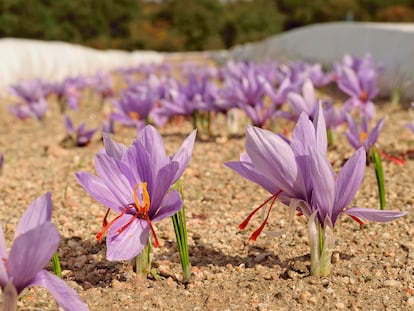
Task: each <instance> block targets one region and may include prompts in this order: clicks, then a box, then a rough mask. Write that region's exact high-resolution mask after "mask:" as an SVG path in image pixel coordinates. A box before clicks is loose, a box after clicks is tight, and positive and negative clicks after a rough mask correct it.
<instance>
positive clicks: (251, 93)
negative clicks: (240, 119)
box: [220, 64, 284, 127]
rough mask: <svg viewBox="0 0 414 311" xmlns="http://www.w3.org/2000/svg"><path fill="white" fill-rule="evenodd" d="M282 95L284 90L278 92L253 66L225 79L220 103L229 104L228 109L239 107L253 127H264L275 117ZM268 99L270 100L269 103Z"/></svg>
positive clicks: (233, 73)
mask: <svg viewBox="0 0 414 311" xmlns="http://www.w3.org/2000/svg"><path fill="white" fill-rule="evenodd" d="M236 74H240V76H237V75H236ZM282 93H283V92H282V88H281V89H280V92H279V91H278V92H276V91H275V90H274V89H273V86H272V84H271V82H270V81H268V80H267V79H266V78H265V76H264V75H262V74H261V73H260V72H258V70H257V68H256V67H255V66H253V65H252V64H251V65H249V66H247V67H242V68H241V69H240V71H234V72H232V74H231V75H229V76H228V77H225V81H224V86H223V88H222V89H221V92H220V97H221V100H220V102H223V101H224V102H227V104H226V106H227V108H232V107H238V108H239V109H241V110H243V111H244V112H245V113H246V115H247V116H248V117H249V118H250V120H251V121H252V123H253V125H255V126H259V127H262V126H263V125H264V124H265V122H266V121H267V120H269V119H270V118H272V117H273V116H274V113H275V110H276V108H277V106H279V105H280V104H281V102H282V100H280V98H281V94H282ZM283 94H284V93H283ZM266 97H268V98H269V99H270V100H269V101H267V102H266ZM222 105H223V104H222Z"/></svg>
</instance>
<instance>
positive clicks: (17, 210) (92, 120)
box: [0, 99, 414, 310]
mask: <svg viewBox="0 0 414 311" xmlns="http://www.w3.org/2000/svg"><path fill="white" fill-rule="evenodd" d="M51 104H52V109H51V111H50V112H49V115H48V116H47V118H46V120H45V122H44V123H43V124H41V123H39V122H36V121H34V120H27V121H25V122H22V121H18V120H16V119H15V118H14V117H13V116H11V115H10V114H9V113H8V112H7V109H6V105H5V103H4V102H3V104H2V105H0V129H1V135H0V152H3V153H4V156H5V164H4V169H3V174H2V176H0V184H1V194H0V210H1V213H0V223H1V224H2V226H3V229H4V231H5V235H6V239H7V243H8V246H10V242H11V239H12V236H13V232H14V228H15V226H16V223H17V221H18V219H19V218H20V216H21V214H22V213H23V211H24V210H25V208H26V207H27V206H28V205H29V204H30V203H31V202H32V201H33V200H34V199H35V198H37V197H39V196H41V195H42V194H44V193H45V192H46V191H51V192H52V197H53V202H54V212H53V222H54V223H55V224H56V225H57V227H58V229H59V232H60V233H61V243H60V247H59V255H60V259H61V264H62V268H63V278H64V280H65V281H66V282H67V284H68V285H69V286H71V287H72V288H74V289H75V290H76V291H77V292H78V293H79V295H80V297H81V298H82V299H83V300H84V301H85V302H86V303H87V304H88V305H89V307H90V309H91V310H321V309H322V310H384V309H387V310H408V309H412V308H413V307H414V296H413V295H414V241H413V235H414V226H413V223H414V218H413V209H414V208H413V201H414V200H413V199H414V196H413V190H412V176H413V175H412V174H413V173H412V172H413V167H414V162H413V160H411V159H409V158H407V159H406V160H407V161H406V163H405V165H403V166H401V165H397V164H395V163H392V162H389V161H384V163H383V166H384V174H385V183H386V192H387V207H388V208H389V209H396V210H405V211H408V215H407V216H405V217H403V218H402V219H400V220H397V221H394V222H391V223H385V224H376V223H367V224H365V225H363V226H362V227H360V226H359V225H358V224H357V223H356V222H354V221H352V220H350V219H347V218H345V217H344V218H342V219H341V220H340V221H339V222H338V225H337V227H336V231H335V240H336V244H335V250H334V254H333V257H332V262H333V264H332V269H331V275H330V276H329V277H326V278H314V277H310V276H309V266H310V255H309V242H308V237H307V233H306V221H305V219H304V218H303V217H297V218H295V220H294V224H293V228H291V231H289V233H288V234H285V235H282V236H280V237H276V238H270V237H266V236H265V235H264V234H263V235H261V236H260V237H259V238H258V240H257V242H249V241H248V238H249V236H250V234H251V233H252V232H253V230H254V229H255V227H256V226H258V225H259V222H260V217H256V218H254V220H253V221H252V223H251V224H249V226H248V227H247V228H246V230H244V231H239V230H238V224H239V223H240V222H241V221H242V220H243V219H244V217H246V216H247V214H248V213H249V212H250V211H251V210H252V209H253V208H254V207H255V206H258V205H259V204H260V203H261V202H263V201H264V199H265V198H266V197H267V194H266V192H265V191H264V190H262V189H261V188H260V187H258V186H256V185H254V184H252V183H250V182H248V181H246V180H244V179H243V178H242V177H240V176H238V175H237V174H236V173H234V172H233V171H232V170H230V169H227V168H226V167H225V166H224V165H223V163H224V162H226V161H230V160H238V157H239V154H240V153H241V152H243V150H244V137H243V129H242V130H241V131H240V133H239V134H240V135H236V136H234V137H227V136H226V132H225V130H224V125H223V124H221V121H220V120H218V121H217V123H216V124H213V129H214V131H215V136H214V137H213V138H208V137H206V135H205V134H204V133H202V131H201V130H200V133H199V135H198V140H197V142H196V145H195V149H194V154H193V157H192V160H191V162H190V165H189V167H188V169H187V170H186V172H185V174H184V176H183V180H184V184H185V186H184V192H185V205H186V213H187V220H188V235H189V249H190V255H191V263H192V270H191V271H192V279H191V282H190V283H185V282H182V277H181V266H180V262H179V256H178V252H177V247H176V244H175V237H174V230H173V226H172V222H171V221H169V220H168V219H166V220H164V221H163V222H161V223H157V224H156V230H157V234H158V237H159V240H160V247H159V248H157V249H155V250H154V252H153V266H154V267H155V269H156V270H157V271H158V273H159V274H160V275H161V277H162V279H161V280H154V279H153V278H144V277H141V276H137V275H136V274H135V273H133V271H132V266H131V265H130V264H129V263H128V262H109V261H107V260H106V259H105V250H106V248H105V244H104V243H103V244H101V243H99V242H98V241H96V239H95V234H96V233H97V232H99V230H100V228H101V223H102V219H103V216H104V214H105V211H106V209H105V208H104V207H103V206H101V205H100V204H98V203H97V202H95V201H94V200H93V199H92V198H91V197H90V196H89V195H88V194H87V193H85V192H84V191H83V189H82V188H81V187H80V186H79V185H78V184H77V182H76V180H75V178H74V174H75V173H76V172H77V171H79V170H85V171H88V172H93V173H94V172H95V170H94V164H93V161H94V156H95V154H96V153H97V152H98V151H99V150H100V149H101V148H102V142H101V140H100V139H98V137H97V136H96V137H95V139H94V141H93V142H92V143H91V144H90V145H89V146H87V147H85V148H63V147H62V146H61V145H60V142H61V141H62V139H64V137H65V130H64V125H63V117H62V115H61V114H60V113H59V110H58V108H57V105H53V99H51ZM69 114H70V115H71V116H72V117H73V119H74V120H75V123H76V124H79V123H80V122H81V121H86V122H87V123H88V125H89V126H91V127H92V126H100V118H101V106H100V104H99V103H98V102H97V101H96V100H95V101H93V100H91V101H88V102H86V101H84V102H83V106H82V107H81V110H80V112H77V113H74V112H69ZM384 115H386V116H387V118H388V119H387V121H386V124H385V127H384V129H383V132H382V134H381V136H380V140H379V148H380V149H381V150H382V151H384V152H387V153H389V154H393V155H397V156H404V155H405V154H406V153H407V151H408V150H410V149H412V148H413V147H414V135H413V134H412V133H410V132H409V131H408V130H407V129H405V128H404V125H403V124H404V122H407V121H410V120H411V117H413V116H411V115H410V113H409V112H407V110H406V109H403V108H402V107H399V106H392V105H391V104H384V105H381V106H379V107H378V117H381V116H384ZM286 126H288V127H290V128H291V125H289V124H287V125H286ZM343 131H344V129H343V128H340V129H339V130H338V135H337V145H336V147H335V148H331V149H330V150H329V157H330V160H331V161H332V163H333V164H334V166H335V169H338V168H339V166H340V165H341V163H342V162H343V160H344V159H345V158H347V157H349V156H350V154H351V153H352V149H351V148H350V147H349V145H348V144H347V142H346V141H345V140H344V138H343V136H342V134H341V133H342V132H343ZM160 132H161V133H162V135H163V137H164V139H165V144H166V146H167V149H168V150H169V152H170V153H173V152H174V151H175V150H177V148H178V147H179V145H180V144H181V143H182V141H183V140H184V138H185V137H186V135H188V134H189V133H190V132H191V123H190V122H187V121H181V122H178V121H173V122H172V123H171V124H169V125H168V126H166V127H165V128H163V129H161V130H160ZM134 136H135V131H134V130H133V129H131V128H124V127H118V128H117V133H116V134H115V135H114V138H115V139H116V140H117V141H120V142H123V143H125V144H130V143H131V142H132V140H133V139H134ZM353 204H356V205H358V206H361V207H378V205H379V203H378V197H377V186H376V181H375V173H374V169H373V167H372V166H369V167H367V169H366V176H365V178H364V181H363V184H362V186H361V188H360V190H359V192H358V195H357V197H356V198H355V200H354V202H353ZM287 228H288V213H287V210H286V208H285V207H284V206H282V205H281V204H279V205H278V206H277V207H276V208H274V209H273V211H272V215H271V219H270V221H269V223H268V226H267V230H271V231H281V230H286V229H287ZM48 269H50V267H48ZM19 307H20V308H21V309H24V310H57V309H58V307H57V305H56V303H55V302H54V299H53V297H52V296H51V295H50V294H49V293H48V292H47V291H46V290H44V289H42V288H38V287H37V288H31V289H28V290H25V291H24V293H23V294H22V296H21V297H20V300H19Z"/></svg>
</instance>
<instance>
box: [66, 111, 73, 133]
mask: <svg viewBox="0 0 414 311" xmlns="http://www.w3.org/2000/svg"><path fill="white" fill-rule="evenodd" d="M65 127H66V131H67V132H68V133H69V134H73V133H74V132H75V128H74V127H73V123H72V120H71V119H70V118H69V116H68V115H65Z"/></svg>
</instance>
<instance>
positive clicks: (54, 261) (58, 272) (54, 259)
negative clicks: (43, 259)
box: [52, 252, 62, 278]
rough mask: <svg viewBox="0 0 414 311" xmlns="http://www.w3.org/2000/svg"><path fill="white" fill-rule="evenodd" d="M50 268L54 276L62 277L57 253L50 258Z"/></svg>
mask: <svg viewBox="0 0 414 311" xmlns="http://www.w3.org/2000/svg"><path fill="white" fill-rule="evenodd" d="M52 267H53V272H54V273H55V274H56V276H58V277H60V278H61V277H62V268H61V267H60V261H59V253H58V252H55V254H54V255H53V257H52Z"/></svg>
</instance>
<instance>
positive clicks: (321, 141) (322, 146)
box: [313, 101, 328, 157]
mask: <svg viewBox="0 0 414 311" xmlns="http://www.w3.org/2000/svg"><path fill="white" fill-rule="evenodd" d="M313 124H314V126H315V129H316V145H317V148H318V150H319V152H321V153H322V155H323V156H324V157H326V153H327V151H328V136H327V134H326V122H325V116H324V114H323V109H322V103H321V102H320V101H319V104H318V109H317V111H316V116H315V118H314V120H313Z"/></svg>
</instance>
